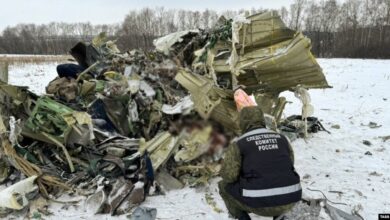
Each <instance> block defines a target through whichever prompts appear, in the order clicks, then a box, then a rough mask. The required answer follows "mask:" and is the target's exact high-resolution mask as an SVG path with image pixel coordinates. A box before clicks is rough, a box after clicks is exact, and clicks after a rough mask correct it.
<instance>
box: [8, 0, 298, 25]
mask: <svg viewBox="0 0 390 220" xmlns="http://www.w3.org/2000/svg"><path fill="white" fill-rule="evenodd" d="M0 2H1V4H0V5H1V6H0V31H2V30H3V29H4V28H5V27H7V26H13V25H15V24H18V23H36V24H42V23H49V22H51V21H64V22H87V21H89V22H91V23H93V24H111V23H117V22H121V21H122V20H123V19H124V17H125V15H126V14H127V12H128V11H129V10H131V9H139V8H143V7H152V8H154V7H157V6H164V7H165V8H184V9H194V10H195V9H196V10H203V9H206V8H209V9H214V10H218V11H222V10H226V9H240V8H251V7H255V8H275V9H279V8H280V7H282V6H289V5H290V4H291V3H292V2H293V0H0Z"/></svg>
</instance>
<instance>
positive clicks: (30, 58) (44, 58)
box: [0, 54, 72, 64]
mask: <svg viewBox="0 0 390 220" xmlns="http://www.w3.org/2000/svg"><path fill="white" fill-rule="evenodd" d="M71 58H72V57H71V56H70V55H9V54H3V55H0V62H6V63H8V64H14V63H46V62H66V61H67V60H69V59H71Z"/></svg>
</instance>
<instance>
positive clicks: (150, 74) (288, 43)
mask: <svg viewBox="0 0 390 220" xmlns="http://www.w3.org/2000/svg"><path fill="white" fill-rule="evenodd" d="M154 45H155V47H156V49H155V50H154V51H151V52H143V51H140V50H131V51H127V52H125V53H121V52H120V51H119V50H118V49H117V47H116V45H115V43H114V42H113V41H110V40H108V39H107V38H106V36H105V35H104V34H101V35H99V36H97V37H96V38H95V39H93V41H92V42H90V43H85V42H80V43H78V44H77V45H75V46H74V47H73V48H72V49H71V51H70V53H71V55H72V56H73V57H74V58H75V60H76V61H77V63H78V65H80V66H82V67H84V68H85V69H84V70H83V71H82V72H81V73H79V74H77V75H76V76H72V77H62V78H61V77H57V78H56V79H54V80H53V81H52V82H50V83H49V85H48V86H47V87H46V94H45V95H42V96H38V95H36V94H34V93H32V92H30V91H29V90H28V88H26V87H20V86H13V85H8V84H6V83H1V84H0V102H1V109H0V110H1V117H0V133H1V148H0V150H1V153H0V155H1V158H0V165H1V166H0V184H3V183H7V184H8V185H11V186H10V187H12V188H7V189H5V190H3V191H0V199H1V200H2V201H1V202H0V213H1V214H3V215H6V214H7V213H9V212H11V211H13V210H20V209H23V208H24V207H26V206H27V204H28V199H27V196H26V195H27V194H29V195H31V191H37V189H38V190H39V192H40V193H39V194H40V195H41V196H42V197H44V198H46V199H49V198H53V195H59V194H61V193H63V192H67V191H73V192H77V193H79V194H80V195H85V196H87V197H88V199H87V203H91V204H96V203H97V204H98V205H95V206H93V205H91V207H92V208H93V209H94V210H95V211H96V213H110V214H112V215H116V214H123V213H129V212H130V210H132V209H134V208H135V207H137V206H138V205H139V204H140V203H141V202H142V201H143V200H144V197H145V195H148V194H153V193H162V192H164V191H166V190H171V189H177V188H181V187H183V186H184V185H186V184H187V185H197V184H205V183H207V181H208V180H209V179H210V178H211V177H213V176H217V175H218V172H219V168H220V161H221V158H222V157H221V156H222V153H223V150H224V148H225V147H226V146H227V145H228V143H229V141H230V140H232V139H233V138H234V137H236V136H237V135H239V134H240V130H239V126H238V114H239V111H238V110H237V106H236V103H235V101H234V100H235V99H234V94H235V91H237V90H243V91H245V92H246V93H248V94H253V97H254V101H255V102H256V103H257V105H258V106H259V107H261V108H262V110H263V111H264V112H265V113H266V114H267V126H268V127H270V128H272V129H275V130H279V131H282V132H285V133H290V134H294V135H295V137H296V136H299V135H300V134H303V133H306V132H307V131H309V132H310V131H312V132H316V131H318V130H322V129H323V127H322V126H321V125H320V123H319V122H318V121H315V120H311V119H313V118H311V117H310V116H311V114H312V106H311V105H310V97H309V96H308V93H307V89H315V88H330V86H329V85H328V83H327V81H326V79H325V76H324V74H323V72H322V70H321V68H320V66H319V65H318V63H317V62H316V60H315V58H314V57H313V55H312V54H311V52H310V47H311V46H310V40H309V39H308V38H307V37H305V36H304V35H302V34H301V33H299V32H296V31H293V30H291V29H289V28H287V27H286V26H285V25H284V24H283V22H282V21H281V19H280V17H279V16H278V15H277V13H276V12H273V11H271V12H266V13H262V14H256V15H252V16H249V17H243V16H237V17H236V18H235V19H231V20H226V19H223V18H221V19H220V20H219V23H218V24H216V26H215V27H214V28H213V29H210V30H189V31H181V32H177V33H172V34H169V35H167V36H164V37H161V38H159V39H156V40H155V41H154ZM286 90H289V91H292V92H294V93H295V94H296V96H297V97H298V98H299V99H300V100H301V101H302V103H303V111H302V115H301V116H299V117H295V116H294V117H290V118H287V119H283V118H282V113H283V109H284V107H285V105H286V103H287V100H286V98H284V97H281V96H280V93H281V92H283V91H286ZM305 121H306V122H307V123H304V122H305ZM292 122H294V123H292ZM297 122H298V123H297ZM301 125H304V126H301ZM294 135H292V136H294ZM25 177H30V178H28V179H25V180H23V179H24V178H25ZM18 181H21V183H20V184H19V185H12V184H13V183H16V182H18ZM17 184H18V183H17ZM21 186H22V187H21ZM118 192H120V193H118Z"/></svg>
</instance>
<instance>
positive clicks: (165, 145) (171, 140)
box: [140, 131, 181, 170]
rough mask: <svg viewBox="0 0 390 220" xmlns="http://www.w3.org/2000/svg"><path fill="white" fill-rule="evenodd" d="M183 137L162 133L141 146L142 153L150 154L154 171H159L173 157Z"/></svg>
mask: <svg viewBox="0 0 390 220" xmlns="http://www.w3.org/2000/svg"><path fill="white" fill-rule="evenodd" d="M180 139H181V135H179V136H172V135H171V134H170V133H169V132H167V131H166V132H162V133H160V134H158V135H157V136H155V137H154V138H153V139H151V140H150V141H148V142H146V143H145V144H143V145H140V151H141V152H144V151H145V150H146V151H147V152H149V156H150V160H151V161H152V165H153V169H154V170H157V169H158V168H159V167H160V166H161V165H163V164H164V163H165V162H166V161H167V160H168V158H169V157H170V156H171V155H172V153H173V151H174V150H175V149H176V148H177V147H178V146H179V143H180V141H179V140H180Z"/></svg>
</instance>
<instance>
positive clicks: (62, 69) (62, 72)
mask: <svg viewBox="0 0 390 220" xmlns="http://www.w3.org/2000/svg"><path fill="white" fill-rule="evenodd" d="M84 70H85V68H84V67H82V66H80V65H77V64H73V63H65V64H60V65H58V66H57V73H58V76H59V77H61V78H62V77H68V78H77V76H78V75H79V73H81V72H83V71H84Z"/></svg>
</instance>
